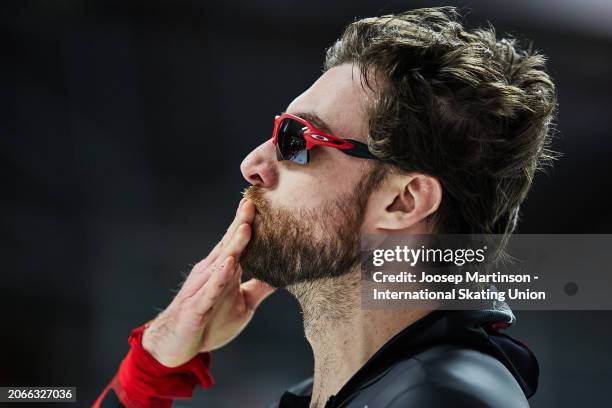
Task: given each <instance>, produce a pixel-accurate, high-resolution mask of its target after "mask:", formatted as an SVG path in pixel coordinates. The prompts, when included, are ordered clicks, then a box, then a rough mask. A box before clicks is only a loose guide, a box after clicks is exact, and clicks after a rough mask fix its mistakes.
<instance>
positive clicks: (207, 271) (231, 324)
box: [142, 199, 274, 367]
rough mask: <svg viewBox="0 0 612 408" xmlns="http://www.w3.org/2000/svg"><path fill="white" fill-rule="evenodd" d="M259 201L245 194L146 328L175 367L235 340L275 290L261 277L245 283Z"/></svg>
mask: <svg viewBox="0 0 612 408" xmlns="http://www.w3.org/2000/svg"><path fill="white" fill-rule="evenodd" d="M254 217H255V205H254V204H253V203H252V202H250V201H248V200H246V199H243V200H242V201H241V202H240V205H239V207H238V211H237V212H236V217H235V218H234V221H233V222H232V224H231V225H230V227H229V228H228V229H227V232H226V233H225V236H224V237H223V239H222V240H221V241H220V242H219V243H218V244H217V246H215V248H214V249H213V250H212V251H211V253H210V254H209V255H208V256H207V257H206V258H205V259H204V260H202V261H200V262H199V263H198V264H197V265H195V266H194V267H193V269H192V270H191V272H190V273H189V276H188V277H187V279H186V280H185V282H184V283H183V286H182V287H181V290H180V291H179V292H178V294H177V295H176V297H175V298H174V300H173V301H172V303H170V305H169V306H168V307H167V308H166V310H164V311H163V312H162V313H160V314H159V316H157V318H155V320H153V321H152V322H151V324H150V325H149V327H147V329H146V330H145V331H144V334H143V337H142V346H143V347H144V349H145V350H147V351H148V352H149V353H150V354H151V355H152V356H153V357H155V359H156V360H157V361H159V362H160V363H161V364H163V365H165V366H167V367H176V366H179V365H181V364H183V363H186V362H187V361H189V360H191V359H192V358H193V357H194V356H195V355H196V354H198V353H200V352H203V351H211V350H214V349H217V348H219V347H221V346H223V345H225V344H227V343H228V342H230V341H231V340H232V339H234V338H235V337H236V336H237V335H238V334H239V333H240V332H241V331H242V329H244V327H245V326H246V325H247V323H248V322H249V320H251V317H252V316H253V312H254V311H255V309H256V308H257V306H258V305H259V304H260V303H261V302H262V301H263V300H264V299H265V298H266V297H267V296H268V295H270V294H271V293H272V292H273V291H274V289H273V288H272V287H270V286H269V285H266V284H265V283H263V282H261V281H258V280H256V279H251V280H249V281H248V282H244V283H242V284H241V283H240V277H241V275H242V269H241V268H240V264H239V262H238V260H239V258H240V254H241V253H242V251H244V248H245V247H246V245H247V243H248V242H249V240H250V239H251V223H252V222H253V218H254Z"/></svg>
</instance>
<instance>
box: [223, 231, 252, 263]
mask: <svg viewBox="0 0 612 408" xmlns="http://www.w3.org/2000/svg"><path fill="white" fill-rule="evenodd" d="M250 239H251V225H249V224H246V223H245V224H240V225H239V226H238V227H237V228H236V231H235V232H234V235H233V236H232V239H231V240H230V241H229V242H228V243H227V244H226V245H225V246H224V247H223V249H222V255H221V256H222V257H223V258H225V257H227V256H233V257H235V258H238V257H240V254H241V253H242V251H244V248H245V247H246V246H247V244H248V243H249V240H250Z"/></svg>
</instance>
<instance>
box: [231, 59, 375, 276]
mask: <svg viewBox="0 0 612 408" xmlns="http://www.w3.org/2000/svg"><path fill="white" fill-rule="evenodd" d="M366 89H367V88H365V89H364V87H363V86H362V84H361V75H360V72H359V69H357V68H356V67H354V66H353V65H349V64H344V65H341V66H338V67H335V68H332V69H330V70H329V71H327V72H326V73H325V74H323V75H322V76H321V77H320V78H319V79H318V80H317V81H316V82H315V83H314V84H313V85H312V86H311V87H310V88H309V89H308V90H306V91H305V92H304V93H303V94H301V95H300V96H298V97H297V98H296V99H295V100H294V101H293V102H292V103H291V104H290V105H289V107H288V108H287V112H288V113H292V114H294V115H297V116H300V117H302V118H303V119H306V120H308V121H310V122H311V123H312V124H313V125H314V126H315V127H317V128H318V129H319V130H322V131H324V132H327V133H331V134H333V135H335V136H339V137H344V138H351V139H355V140H359V141H362V142H365V141H366V140H367V134H368V123H367V114H366V109H367V107H368V104H369V103H371V102H370V99H369V98H371V97H372V94H371V91H367V90H366ZM372 165H373V163H372V162H371V161H370V160H364V159H359V158H356V157H352V156H349V155H346V154H344V153H342V152H341V151H340V150H338V149H333V148H326V147H316V148H314V149H313V150H311V151H310V161H309V163H308V164H307V165H299V164H296V163H293V162H291V161H281V162H279V161H277V159H276V153H275V146H274V145H273V143H272V141H271V140H268V141H266V142H265V143H263V144H261V145H260V146H259V147H257V148H256V149H255V150H253V151H252V152H251V153H250V154H249V155H248V156H247V157H246V158H245V159H244V161H243V162H242V165H241V170H242V174H243V175H244V177H245V178H246V179H247V181H249V182H250V183H251V184H252V186H251V187H250V188H249V189H248V190H247V192H246V196H247V197H248V198H250V199H251V200H252V201H254V202H255V204H256V206H257V209H258V214H257V215H256V217H255V221H254V223H253V235H252V239H251V242H250V243H249V245H248V246H247V248H246V251H245V252H244V253H243V255H242V257H241V260H240V262H241V264H242V266H243V267H244V268H245V269H246V270H247V271H248V272H250V273H251V274H252V275H253V276H254V277H256V278H259V279H261V280H263V281H265V282H268V283H269V284H271V285H273V286H276V287H284V286H287V285H289V284H292V283H296V282H300V281H307V280H313V279H317V278H321V277H330V276H338V275H340V274H342V273H344V272H347V271H348V270H350V268H351V267H352V266H354V265H355V263H356V262H358V261H359V237H360V233H361V228H362V225H363V221H364V214H365V211H366V205H367V200H368V197H369V193H370V190H371V186H370V184H371V180H370V177H369V175H370V170H371V168H372Z"/></svg>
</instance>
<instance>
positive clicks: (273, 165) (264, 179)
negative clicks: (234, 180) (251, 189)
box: [240, 140, 278, 189]
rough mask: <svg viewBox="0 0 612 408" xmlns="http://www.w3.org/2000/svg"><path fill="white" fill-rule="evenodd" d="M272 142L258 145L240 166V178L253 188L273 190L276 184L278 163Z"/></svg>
mask: <svg viewBox="0 0 612 408" xmlns="http://www.w3.org/2000/svg"><path fill="white" fill-rule="evenodd" d="M274 149H275V146H274V143H272V140H268V141H266V142H265V143H262V144H260V145H259V146H257V148H256V149H254V150H253V151H252V152H251V153H249V154H248V156H247V157H245V158H244V160H243V161H242V164H241V165H240V171H241V172H242V176H243V177H244V178H245V179H246V181H248V182H249V183H251V184H252V185H254V186H259V187H265V188H268V189H271V188H274V186H275V185H276V183H277V182H278V166H277V165H278V162H277V160H276V153H275V150H274Z"/></svg>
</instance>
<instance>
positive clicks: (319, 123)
mask: <svg viewBox="0 0 612 408" xmlns="http://www.w3.org/2000/svg"><path fill="white" fill-rule="evenodd" d="M294 115H295V116H297V117H299V118H302V119H304V120H306V121H308V122H310V123H312V124H313V125H315V127H316V128H317V129H319V130H320V131H322V132H325V133H330V134H333V132H332V130H331V128H330V127H329V126H328V125H327V123H325V121H324V120H323V119H321V118H320V117H319V115H317V114H316V113H314V112H298V113H295V114H294Z"/></svg>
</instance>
